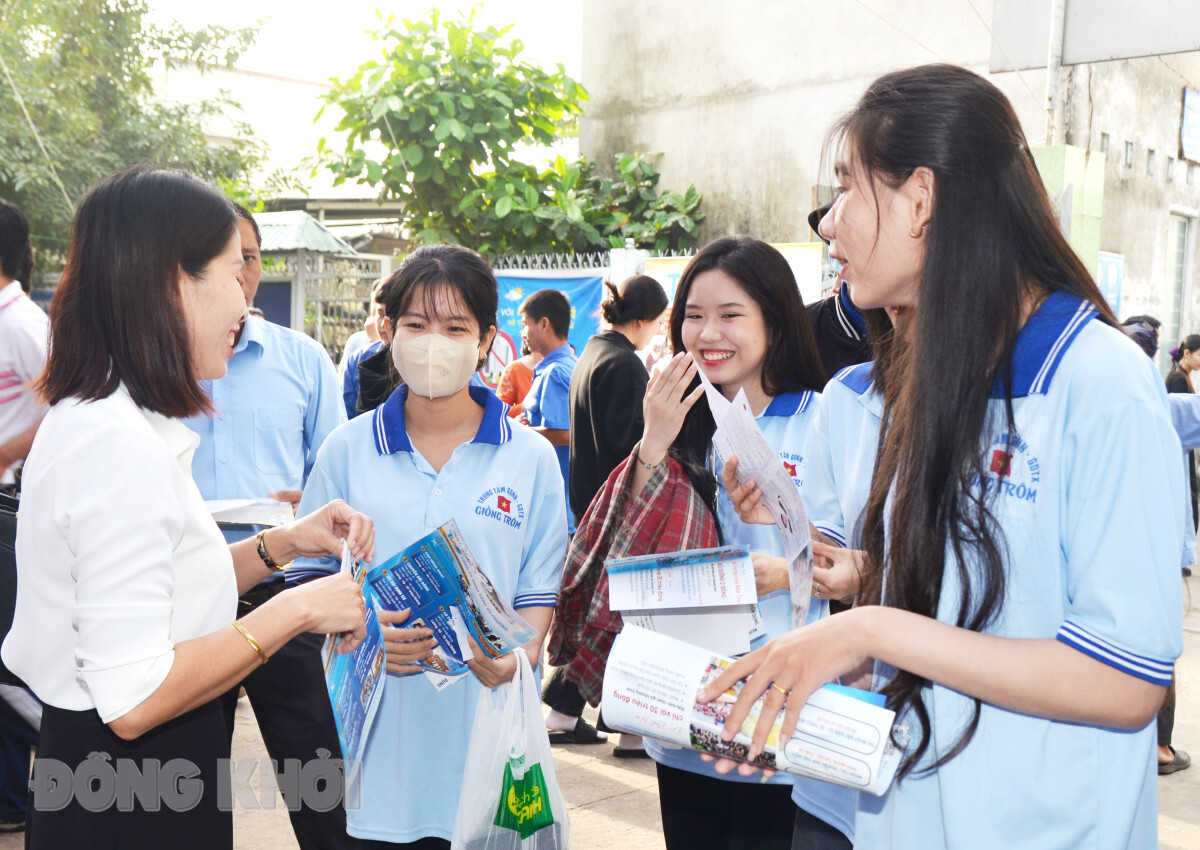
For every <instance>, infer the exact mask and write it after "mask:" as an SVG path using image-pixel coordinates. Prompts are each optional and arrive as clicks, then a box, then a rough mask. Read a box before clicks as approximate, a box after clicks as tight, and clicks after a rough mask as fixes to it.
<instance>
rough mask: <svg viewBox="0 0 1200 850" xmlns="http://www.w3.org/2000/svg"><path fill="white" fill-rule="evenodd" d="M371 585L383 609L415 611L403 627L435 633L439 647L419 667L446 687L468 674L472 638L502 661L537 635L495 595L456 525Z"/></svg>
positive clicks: (375, 574) (380, 569)
mask: <svg viewBox="0 0 1200 850" xmlns="http://www.w3.org/2000/svg"><path fill="white" fill-rule="evenodd" d="M367 584H368V585H369V586H370V588H371V591H372V594H373V595H374V597H375V598H376V600H377V601H378V603H379V606H380V607H381V608H384V609H387V610H389V611H403V610H404V609H405V608H410V609H412V613H411V614H410V615H409V618H408V620H407V621H406V622H405V623H404V624H403V627H404V628H417V627H424V628H427V629H430V630H432V631H433V636H434V639H435V640H436V641H437V645H436V646H435V647H434V649H433V651H432V652H431V653H430V654H429V656H428V657H426V658H425V660H424V661H422V662H418V663H419V665H420V666H421V667H422V668H423V669H425V670H426V671H428V672H430V673H433V674H435V676H437V677H438V679H437V680H440V681H443V685H442V687H444V686H445V685H446V684H449V683H450V680H448V679H446V677H448V676H457V675H460V674H462V673H466V672H467V671H468V669H469V668H468V667H467V665H466V662H467V661H468V660H470V659H471V658H473V657H474V656H473V655H472V650H471V642H470V641H469V640H468V637H469V636H470V637H474V639H475V640H476V641H477V642H478V644H479V647H480V649H481V650H482V651H483V653H484V654H485V655H486V656H487V657H489V658H498V657H500V656H501V655H504V654H505V653H507V652H511V651H512V650H513V649H515V648H517V647H518V646H520V645H521V644H524V643H528V642H529V641H531V640H533V638H534V637H535V636H536V635H537V632H536V631H535V630H534V629H533V628H532V627H530V625H529V624H528V623H526V622H525V621H524V620H523V619H521V617H520V616H518V614H517V612H516V611H514V610H513V609H512V607H511V606H510V605H509V604H508V603H507V602H505V601H504V600H503V599H501V598H500V596H499V594H497V593H496V589H495V588H494V587H492V583H491V581H490V580H489V579H488V577H487V576H486V575H485V574H484V572H483V570H482V569H481V568H480V566H479V563H478V561H476V560H475V556H474V555H472V554H471V550H470V549H469V548H468V547H467V544H466V541H465V540H463V537H462V534H461V532H460V531H459V529H458V524H457V523H455V522H454V521H453V520H451V521H450V522H448V523H446V524H445V525H443V526H441V527H440V528H438V529H437V530H436V531H434V532H432V533H430V534H428V535H426V536H425V537H422V538H421V539H420V540H418V541H417V542H416V543H413V544H412V545H411V546H409V547H408V548H407V549H405V550H404V551H402V552H400V553H399V554H397V555H395V556H393V557H392V558H389V559H388V560H387V561H385V562H384V563H382V564H380V565H379V566H377V567H375V568H374V569H372V570H371V571H370V572H368V573H367ZM435 683H436V681H435Z"/></svg>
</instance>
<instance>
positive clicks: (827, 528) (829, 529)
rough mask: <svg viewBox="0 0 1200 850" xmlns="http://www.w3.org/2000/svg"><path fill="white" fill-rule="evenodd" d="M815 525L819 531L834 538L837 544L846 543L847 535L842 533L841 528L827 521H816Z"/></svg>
mask: <svg viewBox="0 0 1200 850" xmlns="http://www.w3.org/2000/svg"><path fill="white" fill-rule="evenodd" d="M813 525H814V526H816V528H817V531H819V532H821V533H822V534H824V535H825V536H826V537H828V538H829V539H830V540H832V541H833V542H834V543H836V544H837V545H839V546H845V545H846V535H845V534H843V533H842V530H841V529H840V528H837V527H835V526H832V525H830V524H829V523H826V522H817V521H814V522H813Z"/></svg>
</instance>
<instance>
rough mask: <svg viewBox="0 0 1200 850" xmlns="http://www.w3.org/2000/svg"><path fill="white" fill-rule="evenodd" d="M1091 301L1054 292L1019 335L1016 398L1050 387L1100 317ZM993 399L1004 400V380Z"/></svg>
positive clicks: (1014, 363) (999, 381)
mask: <svg viewBox="0 0 1200 850" xmlns="http://www.w3.org/2000/svg"><path fill="white" fill-rule="evenodd" d="M1099 315H1100V313H1099V311H1098V310H1097V309H1096V308H1095V307H1093V306H1092V304H1091V302H1088V301H1084V300H1083V299H1082V298H1080V297H1079V296H1078V295H1073V294H1072V293H1070V292H1065V291H1063V290H1059V291H1057V292H1053V293H1051V294H1050V296H1049V297H1047V298H1046V300H1045V301H1043V302H1042V305H1041V306H1040V307H1038V309H1037V310H1036V311H1034V314H1033V315H1032V316H1030V317H1029V320H1028V321H1026V322H1025V326H1024V327H1023V328H1021V332H1020V333H1019V334H1017V342H1016V345H1015V346H1014V347H1013V358H1012V395H1013V398H1022V397H1024V396H1030V395H1041V394H1043V393H1045V392H1046V390H1047V388H1048V387H1049V386H1050V381H1051V380H1052V379H1053V378H1054V373H1055V371H1056V370H1057V369H1058V364H1059V363H1061V362H1062V358H1063V355H1064V354H1066V352H1067V349H1068V348H1069V347H1070V346H1071V343H1072V342H1073V341H1074V339H1075V337H1076V336H1078V335H1079V332H1080V331H1081V330H1083V326H1084V325H1086V324H1087V323H1088V322H1089V321H1091V320H1092V319H1094V318H1096V317H1097V316H1099ZM991 397H992V398H1004V381H1003V380H1002V379H1001V377H999V376H998V377H997V378H996V380H995V382H993V384H992V393H991Z"/></svg>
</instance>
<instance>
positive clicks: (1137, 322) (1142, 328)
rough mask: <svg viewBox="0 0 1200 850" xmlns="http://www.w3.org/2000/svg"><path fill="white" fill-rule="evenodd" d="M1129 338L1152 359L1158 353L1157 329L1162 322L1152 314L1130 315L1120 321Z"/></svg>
mask: <svg viewBox="0 0 1200 850" xmlns="http://www.w3.org/2000/svg"><path fill="white" fill-rule="evenodd" d="M1121 327H1122V328H1124V329H1125V333H1127V334H1129V338H1130V339H1132V340H1133V341H1134V342H1136V343H1137V344H1138V346H1139V347H1140V348H1141V349H1142V351H1144V352H1146V356H1147V357H1150V358H1151V359H1153V358H1154V357H1155V355H1157V354H1158V331H1159V328H1161V327H1162V322H1160V321H1159V320H1158V319H1156V318H1154V317H1153V316H1130V317H1129V318H1128V319H1126V320H1125V321H1123V322H1121Z"/></svg>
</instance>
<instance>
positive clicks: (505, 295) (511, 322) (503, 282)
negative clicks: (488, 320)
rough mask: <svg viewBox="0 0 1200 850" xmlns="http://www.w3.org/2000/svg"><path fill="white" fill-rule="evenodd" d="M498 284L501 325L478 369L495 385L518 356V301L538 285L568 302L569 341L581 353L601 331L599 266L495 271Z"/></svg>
mask: <svg viewBox="0 0 1200 850" xmlns="http://www.w3.org/2000/svg"><path fill="white" fill-rule="evenodd" d="M496 281H497V283H499V284H500V311H499V312H500V326H499V327H498V328H497V329H496V341H495V342H494V343H493V344H492V353H491V354H490V355H489V356H488V359H487V362H486V363H484V364H483V368H482V369H480V370H479V373H480V377H481V378H483V380H484V382H485V383H486V384H487V385H488V386H490V387H493V388H494V387H495V386H496V383H497V382H498V381H499V380H500V373H501V372H503V371H504V367H505V366H507V365H508V364H509V363H511V362H512V361H513V360H516V359H517V358H519V357H520V356H521V315H520V313H518V312H517V309H518V308H519V307H520V306H521V302H522V301H524V300H525V299H526V298H528V297H529V296H530V295H531V294H533V293H534V292H537V291H538V290H539V289H557V290H559V291H560V292H562V293H564V294H565V295H566V296H567V299H568V300H569V301H570V302H571V330H570V332H569V333H568V335H567V340H568V342H570V343H571V345H573V346H574V347H575V353H576V354H580V353H582V351H583V347H584V346H585V345H586V344H587V341H588V338H589V337H591V336H594V335H595V334H596V333H598V332H599V331H600V315H599V314H600V300H601V297H602V295H603V292H604V274H603V271H602V270H599V269H597V270H596V271H595V272H592V271H591V270H587V271H584V270H580V269H568V270H564V271H528V270H520V271H497V272H496Z"/></svg>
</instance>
